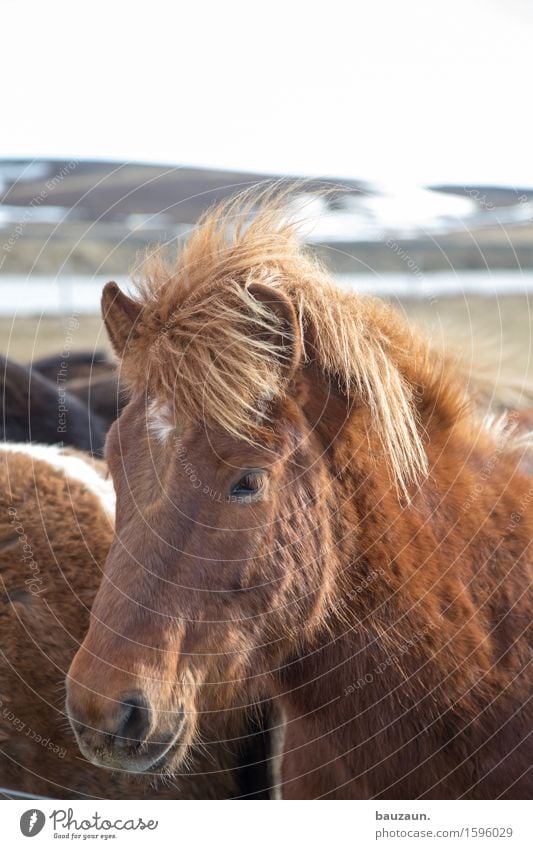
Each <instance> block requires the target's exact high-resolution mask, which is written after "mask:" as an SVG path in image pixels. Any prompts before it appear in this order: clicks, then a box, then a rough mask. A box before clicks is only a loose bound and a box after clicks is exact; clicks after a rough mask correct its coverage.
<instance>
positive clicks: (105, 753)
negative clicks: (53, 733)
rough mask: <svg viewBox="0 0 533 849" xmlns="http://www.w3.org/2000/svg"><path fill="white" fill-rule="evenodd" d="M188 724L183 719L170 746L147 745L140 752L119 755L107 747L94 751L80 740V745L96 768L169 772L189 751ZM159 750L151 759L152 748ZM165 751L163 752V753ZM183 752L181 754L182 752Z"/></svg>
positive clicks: (85, 755)
mask: <svg viewBox="0 0 533 849" xmlns="http://www.w3.org/2000/svg"><path fill="white" fill-rule="evenodd" d="M185 726H186V722H185V719H182V721H181V723H180V726H179V728H178V730H177V732H176V733H175V734H174V736H173V737H172V738H171V740H170V741H169V743H168V744H166V745H163V746H162V745H161V744H160V743H159V744H158V743H146V744H144V746H143V747H141V749H140V750H139V751H138V752H131V751H130V752H128V753H127V754H126V753H125V752H120V753H117V752H116V751H114V750H113V749H112V748H108V747H106V746H104V747H102V748H100V747H98V748H95V749H92V748H91V747H89V746H88V745H87V744H85V743H84V742H83V741H81V740H79V739H78V745H79V747H80V750H81V752H82V754H83V755H84V757H85V758H87V760H88V761H90V762H91V763H92V764H94V765H95V766H99V767H107V768H108V769H115V770H120V771H123V772H132V773H140V774H151V773H154V772H157V773H160V772H161V771H163V770H165V772H169V771H170V770H169V769H168V767H169V765H170V764H171V763H173V764H174V765H175V766H177V765H178V764H179V763H180V762H181V761H182V760H183V758H184V756H185V752H186V750H187V740H186V739H185V738H186V737H187V734H186V733H185ZM151 747H152V748H156V747H157V748H158V750H159V751H158V752H157V753H156V754H155V756H154V757H150V751H149V750H150V748H151ZM161 749H163V751H161ZM180 750H181V752H180Z"/></svg>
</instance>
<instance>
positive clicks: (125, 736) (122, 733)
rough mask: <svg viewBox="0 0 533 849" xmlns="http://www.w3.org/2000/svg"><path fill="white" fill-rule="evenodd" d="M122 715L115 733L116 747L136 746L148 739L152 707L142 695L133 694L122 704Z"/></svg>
mask: <svg viewBox="0 0 533 849" xmlns="http://www.w3.org/2000/svg"><path fill="white" fill-rule="evenodd" d="M121 708H122V715H121V718H120V721H119V724H118V727H117V730H116V732H115V745H117V746H124V747H127V746H135V745H139V744H140V743H142V742H143V741H144V740H146V738H147V737H148V733H149V731H150V723H151V720H150V706H149V704H148V701H147V699H145V697H144V696H143V695H142V693H133V694H132V695H131V696H127V697H126V698H125V699H123V700H122V702H121Z"/></svg>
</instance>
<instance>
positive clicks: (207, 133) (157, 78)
mask: <svg viewBox="0 0 533 849" xmlns="http://www.w3.org/2000/svg"><path fill="white" fill-rule="evenodd" d="M0 20H1V30H2V38H1V50H0V67H1V70H2V77H1V78H2V93H1V98H0V122H1V124H0V128H1V132H0V156H24V157H26V156H30V157H34V156H35V157H37V156H56V157H63V156H68V157H71V156H76V157H79V156H85V157H95V158H113V159H127V160H128V159H141V160H150V161H162V162H170V163H174V162H175V163H183V164H197V165H208V166H219V167H228V168H237V169H245V170H259V171H265V172H266V171H273V172H285V173H287V172H289V173H297V174H309V175H311V174H313V175H333V176H347V177H356V178H363V179H373V180H381V181H385V182H390V181H393V182H394V183H410V182H416V183H424V182H426V183H427V182H439V181H446V182H459V183H463V182H498V183H508V184H510V185H522V186H524V185H528V186H533V144H532V140H533V133H532V129H533V109H532V99H533V87H532V77H533V73H532V69H533V65H532V47H531V45H532V43H533V3H532V2H529V0H367V2H361V0H352V2H350V0H345V2H339V1H338V0H322V2H312V0H309V2H302V0H298V2H295V0H292V2H291V0H283V2H278V0H263V2H258V0H248V1H247V2H232V0H220V2H195V0H187V2H175V1H174V2H162V0H145V2H140V3H139V2H137V3H135V2H133V0H130V2H116V0H106V2H101V0H91V2H81V0H76V2H72V0H70V2H62V0H46V2H44V0H25V2H21V0H3V2H2V9H1V18H0Z"/></svg>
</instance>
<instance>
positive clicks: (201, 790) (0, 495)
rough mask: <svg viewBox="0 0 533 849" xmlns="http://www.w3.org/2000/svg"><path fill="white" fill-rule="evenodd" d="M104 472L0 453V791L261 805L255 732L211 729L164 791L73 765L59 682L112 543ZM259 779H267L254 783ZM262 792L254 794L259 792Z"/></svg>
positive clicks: (155, 781) (63, 457)
mask: <svg viewBox="0 0 533 849" xmlns="http://www.w3.org/2000/svg"><path fill="white" fill-rule="evenodd" d="M114 501H115V496H114V491H113V485H112V483H111V481H110V480H109V478H108V477H106V470H105V467H104V466H103V464H102V463H99V462H98V461H92V460H91V459H90V458H89V457H88V456H87V455H84V454H82V453H78V452H72V451H63V450H62V449H60V448H57V447H51V446H36V445H29V444H4V445H2V446H0V787H7V788H9V789H10V790H12V791H13V790H14V791H18V792H26V793H31V794H34V795H44V796H51V797H54V798H72V797H95V798H107V799H118V798H125V799H131V798H144V797H148V798H150V797H151V798H154V797H155V798H167V799H172V798H179V799H224V798H229V797H239V796H246V797H252V796H253V797H257V795H260V796H261V795H262V796H263V797H265V795H266V794H265V789H266V788H268V786H269V783H271V782H270V779H269V777H268V775H267V773H266V772H265V765H264V759H265V754H264V745H265V743H266V742H268V741H267V740H264V739H263V734H262V732H261V729H260V728H259V727H258V728H257V733H256V734H255V735H253V736H249V737H246V736H243V735H245V734H246V733H248V734H250V733H251V728H250V723H248V724H247V723H246V721H243V722H241V723H240V727H239V728H238V729H235V728H234V729H233V730H230V729H229V727H228V726H227V727H226V728H220V729H219V737H220V739H219V740H216V739H213V740H212V741H209V739H208V737H207V729H205V730H204V732H203V734H204V746H203V748H202V750H201V751H199V752H198V753H197V755H196V757H195V758H194V759H193V760H192V761H191V762H190V763H189V764H188V765H187V770H186V774H185V775H175V776H173V777H172V778H171V779H169V778H165V779H164V781H161V779H160V778H159V777H158V776H157V774H151V775H146V776H133V775H132V774H131V773H127V772H126V773H125V772H122V773H120V772H113V771H111V770H102V769H101V768H99V767H96V766H93V765H92V764H89V763H88V762H87V761H86V760H85V759H84V758H82V757H81V756H80V753H79V749H78V747H77V745H76V742H75V740H74V737H73V735H72V731H71V729H70V726H69V724H68V721H67V720H66V718H65V714H64V692H63V691H64V688H63V681H64V678H65V674H66V672H67V670H68V667H69V665H70V662H71V660H72V658H73V656H74V654H75V652H76V650H77V648H78V647H79V645H80V643H81V641H82V639H83V636H84V634H85V632H86V630H87V627H88V621H89V610H90V607H91V604H92V602H93V598H94V596H95V593H96V590H97V588H98V585H99V583H100V580H101V575H102V568H103V565H104V562H105V559H106V557H107V553H108V551H109V546H110V544H111V540H112V536H113V516H114ZM262 773H263V774H262ZM258 790H262V791H263V792H262V794H258V793H257V791H258Z"/></svg>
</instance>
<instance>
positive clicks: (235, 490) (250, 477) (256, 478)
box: [230, 469, 265, 501]
mask: <svg viewBox="0 0 533 849" xmlns="http://www.w3.org/2000/svg"><path fill="white" fill-rule="evenodd" d="M264 485H265V473H264V472H263V470H262V469H250V470H249V471H247V472H246V474H245V475H243V476H242V478H241V479H240V480H239V481H237V483H235V484H233V486H232V487H231V491H230V497H231V498H235V499H238V500H239V501H251V500H252V499H254V498H256V497H257V496H258V495H259V494H260V492H261V491H262V489H263V487H264Z"/></svg>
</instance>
